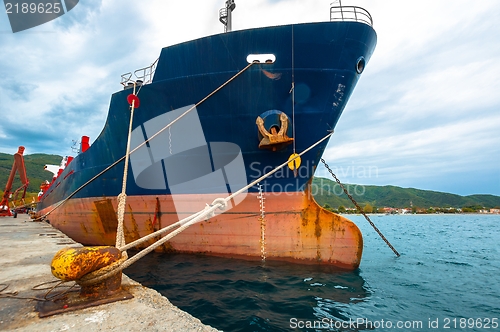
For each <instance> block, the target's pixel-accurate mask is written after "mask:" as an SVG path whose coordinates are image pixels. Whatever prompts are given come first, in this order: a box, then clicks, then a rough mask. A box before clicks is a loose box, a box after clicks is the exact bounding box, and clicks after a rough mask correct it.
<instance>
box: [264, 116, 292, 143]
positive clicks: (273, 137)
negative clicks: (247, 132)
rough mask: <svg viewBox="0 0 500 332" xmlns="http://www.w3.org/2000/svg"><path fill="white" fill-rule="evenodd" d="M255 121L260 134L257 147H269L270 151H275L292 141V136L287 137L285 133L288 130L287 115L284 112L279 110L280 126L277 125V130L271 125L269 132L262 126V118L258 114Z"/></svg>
mask: <svg viewBox="0 0 500 332" xmlns="http://www.w3.org/2000/svg"><path fill="white" fill-rule="evenodd" d="M255 122H256V124H257V128H258V129H259V133H260V135H262V139H261V140H260V143H259V149H270V150H272V151H276V150H278V149H281V148H283V147H284V146H286V145H288V144H290V143H292V141H293V138H290V137H288V135H287V134H286V132H287V130H288V117H287V116H286V114H285V113H283V112H281V114H280V123H281V126H280V127H279V131H277V126H272V127H271V128H270V131H271V132H269V131H267V129H266V128H265V127H264V119H262V118H261V117H260V116H258V117H257V120H256V121H255Z"/></svg>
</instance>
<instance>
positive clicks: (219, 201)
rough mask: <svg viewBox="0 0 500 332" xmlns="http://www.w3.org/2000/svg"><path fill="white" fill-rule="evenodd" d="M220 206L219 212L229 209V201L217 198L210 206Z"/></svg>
mask: <svg viewBox="0 0 500 332" xmlns="http://www.w3.org/2000/svg"><path fill="white" fill-rule="evenodd" d="M217 204H219V205H220V206H219V210H221V211H224V210H225V209H226V208H227V201H226V200H225V199H224V198H216V199H215V200H214V201H213V202H212V204H210V206H214V205H217Z"/></svg>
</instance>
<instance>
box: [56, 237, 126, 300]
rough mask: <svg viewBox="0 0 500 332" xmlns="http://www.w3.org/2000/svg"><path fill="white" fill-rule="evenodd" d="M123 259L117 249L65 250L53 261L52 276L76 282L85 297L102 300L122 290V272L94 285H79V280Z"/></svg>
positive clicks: (60, 251)
mask: <svg viewBox="0 0 500 332" xmlns="http://www.w3.org/2000/svg"><path fill="white" fill-rule="evenodd" d="M120 258H121V252H120V251H119V250H118V249H116V248H115V247H107V246H100V247H82V248H64V249H61V250H59V251H58V252H57V254H56V255H55V256H54V258H53V259H52V263H51V266H50V267H51V270H52V274H53V275H54V276H55V277H56V278H59V279H61V280H64V281H76V283H77V284H79V285H80V286H81V290H80V295H81V296H83V297H91V298H100V297H106V296H109V295H112V294H113V293H115V292H118V291H120V290H121V280H122V272H121V271H119V272H117V273H116V274H114V275H113V276H111V277H109V278H107V279H105V280H103V281H99V282H97V283H94V284H88V283H81V284H80V283H79V280H80V279H81V278H82V277H83V276H85V275H87V274H89V273H91V272H94V271H97V270H99V269H101V268H103V267H106V266H108V265H110V264H112V263H114V262H116V261H118V260H119V259H120Z"/></svg>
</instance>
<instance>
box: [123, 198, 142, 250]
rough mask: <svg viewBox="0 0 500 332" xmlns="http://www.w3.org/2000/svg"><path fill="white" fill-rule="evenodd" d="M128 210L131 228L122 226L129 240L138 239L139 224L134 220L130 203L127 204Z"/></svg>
mask: <svg viewBox="0 0 500 332" xmlns="http://www.w3.org/2000/svg"><path fill="white" fill-rule="evenodd" d="M128 210H129V213H130V223H131V224H132V230H128V229H127V228H126V227H124V228H125V229H127V233H128V235H129V240H130V241H133V240H136V239H139V238H140V237H141V236H140V235H139V225H138V224H137V221H136V220H135V217H134V212H133V211H132V206H130V204H128ZM124 224H125V223H124Z"/></svg>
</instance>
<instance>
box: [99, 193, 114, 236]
mask: <svg viewBox="0 0 500 332" xmlns="http://www.w3.org/2000/svg"><path fill="white" fill-rule="evenodd" d="M94 206H95V208H96V210H97V214H98V216H99V220H100V223H101V225H102V228H103V230H104V232H105V233H106V234H113V233H116V228H117V227H118V218H117V217H116V212H115V209H114V208H113V204H112V203H111V200H110V199H104V200H101V201H94Z"/></svg>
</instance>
